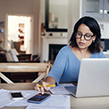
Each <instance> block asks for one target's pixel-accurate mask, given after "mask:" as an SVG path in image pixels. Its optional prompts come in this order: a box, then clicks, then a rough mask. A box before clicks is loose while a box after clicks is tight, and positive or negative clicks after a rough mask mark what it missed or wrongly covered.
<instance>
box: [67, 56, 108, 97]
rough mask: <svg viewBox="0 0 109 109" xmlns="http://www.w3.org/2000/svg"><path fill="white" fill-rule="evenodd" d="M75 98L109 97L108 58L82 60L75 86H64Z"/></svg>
mask: <svg viewBox="0 0 109 109" xmlns="http://www.w3.org/2000/svg"><path fill="white" fill-rule="evenodd" d="M65 88H66V90H68V91H69V92H70V94H72V95H73V96H75V97H95V96H109V58H84V59H82V61H81V65H80V72H79V77H78V84H77V86H66V87H65Z"/></svg>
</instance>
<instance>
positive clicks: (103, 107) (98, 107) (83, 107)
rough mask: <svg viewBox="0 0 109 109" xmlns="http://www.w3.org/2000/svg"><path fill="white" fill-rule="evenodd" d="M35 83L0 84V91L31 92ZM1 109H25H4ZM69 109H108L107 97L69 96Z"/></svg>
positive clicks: (9, 108)
mask: <svg viewBox="0 0 109 109" xmlns="http://www.w3.org/2000/svg"><path fill="white" fill-rule="evenodd" d="M34 85H35V83H15V84H0V89H1V88H3V89H8V90H33V89H34ZM2 109H25V107H4V108H2ZM71 109H109V97H91V98H75V97H73V96H72V95H71Z"/></svg>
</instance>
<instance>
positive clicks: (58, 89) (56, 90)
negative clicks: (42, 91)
mask: <svg viewBox="0 0 109 109" xmlns="http://www.w3.org/2000/svg"><path fill="white" fill-rule="evenodd" d="M65 86H74V85H73V84H71V83H68V84H59V86H56V87H51V89H50V92H51V93H52V94H70V93H69V92H68V91H67V90H66V89H65Z"/></svg>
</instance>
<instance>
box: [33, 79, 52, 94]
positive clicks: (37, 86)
mask: <svg viewBox="0 0 109 109" xmlns="http://www.w3.org/2000/svg"><path fill="white" fill-rule="evenodd" d="M39 85H42V87H39ZM46 85H49V83H47V82H44V81H42V82H41V84H36V86H35V87H34V88H35V90H37V91H39V92H41V93H42V94H44V92H45V90H46V91H48V90H50V87H46Z"/></svg>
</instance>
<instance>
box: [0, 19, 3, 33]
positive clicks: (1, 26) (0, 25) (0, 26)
mask: <svg viewBox="0 0 109 109" xmlns="http://www.w3.org/2000/svg"><path fill="white" fill-rule="evenodd" d="M0 33H4V21H0Z"/></svg>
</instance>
